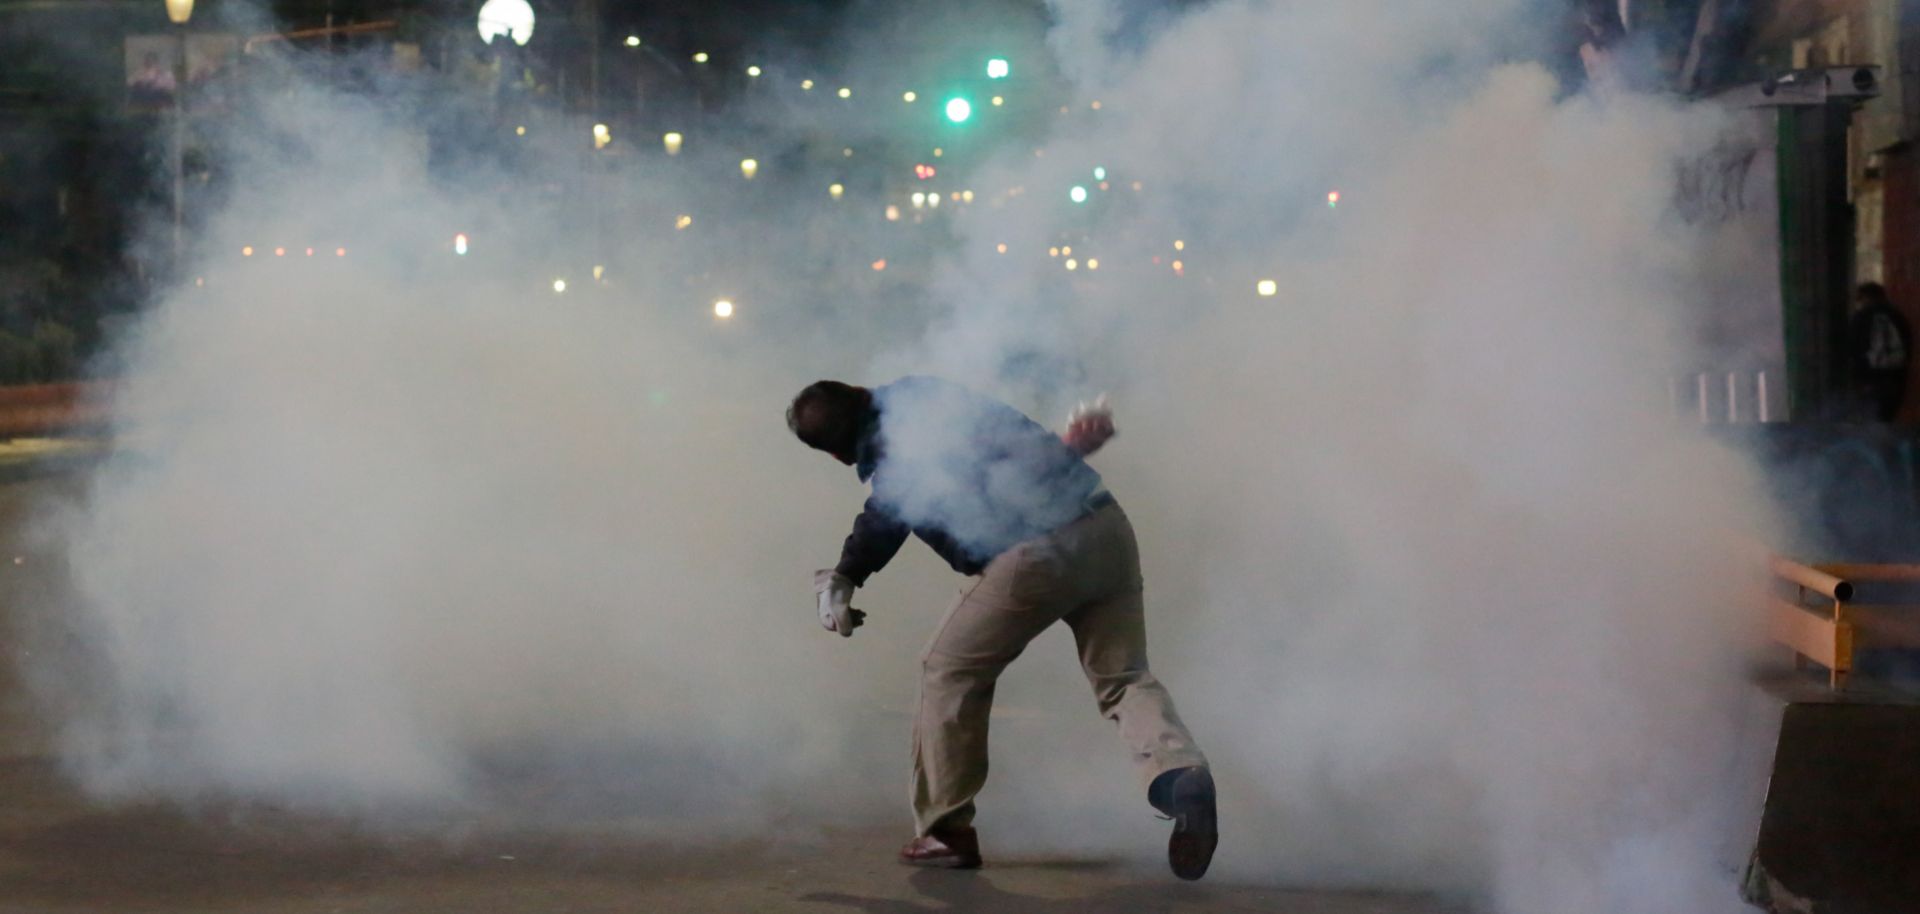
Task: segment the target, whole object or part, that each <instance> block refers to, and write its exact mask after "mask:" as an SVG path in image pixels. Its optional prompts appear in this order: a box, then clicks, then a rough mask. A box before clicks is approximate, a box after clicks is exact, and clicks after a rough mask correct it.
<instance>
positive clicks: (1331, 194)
mask: <svg viewBox="0 0 1920 914" xmlns="http://www.w3.org/2000/svg"><path fill="white" fill-rule="evenodd" d="M1339 205H1340V192H1339V191H1337V190H1330V191H1327V209H1333V208H1334V207H1336V206H1339Z"/></svg>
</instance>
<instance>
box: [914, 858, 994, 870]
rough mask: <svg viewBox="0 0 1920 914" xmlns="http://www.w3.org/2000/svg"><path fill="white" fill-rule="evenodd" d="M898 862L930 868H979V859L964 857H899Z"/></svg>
mask: <svg viewBox="0 0 1920 914" xmlns="http://www.w3.org/2000/svg"><path fill="white" fill-rule="evenodd" d="M900 862H901V863H903V864H905V865H907V866H917V867H921V868H923V869H930V870H977V869H979V868H980V861H979V860H978V859H971V860H970V859H967V858H965V857H930V858H928V859H925V860H910V859H908V858H906V857H901V858H900Z"/></svg>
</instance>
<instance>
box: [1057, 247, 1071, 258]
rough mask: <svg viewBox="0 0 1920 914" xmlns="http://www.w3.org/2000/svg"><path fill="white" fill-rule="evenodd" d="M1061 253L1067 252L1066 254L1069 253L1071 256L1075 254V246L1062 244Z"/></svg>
mask: <svg viewBox="0 0 1920 914" xmlns="http://www.w3.org/2000/svg"><path fill="white" fill-rule="evenodd" d="M1060 253H1062V254H1065V255H1067V256H1069V257H1071V256H1073V248H1071V247H1068V246H1066V245H1061V246H1060Z"/></svg>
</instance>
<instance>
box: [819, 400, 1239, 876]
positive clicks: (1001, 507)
mask: <svg viewBox="0 0 1920 914" xmlns="http://www.w3.org/2000/svg"><path fill="white" fill-rule="evenodd" d="M787 426H788V427H789V428H790V429H792V430H793V433H794V434H795V435H797V436H799V438H800V440H801V441H803V442H805V443H806V444H807V445H808V446H810V447H812V448H814V449H816V450H820V451H825V452H826V453H828V454H831V455H833V456H834V457H835V458H836V459H838V460H839V461H840V462H841V463H844V464H847V465H849V466H852V467H855V468H856V469H857V471H858V472H859V474H860V479H861V480H862V481H865V482H868V483H871V484H872V487H873V491H872V495H871V497H869V498H868V499H867V502H866V506H865V508H864V509H863V510H862V511H861V512H860V516H859V517H858V518H856V519H855V520H854V523H853V532H852V534H850V535H849V536H848V537H847V540H846V544H845V546H844V547H843V548H842V550H841V553H840V563H839V565H837V566H836V567H835V568H833V569H831V570H827V571H821V572H819V573H818V574H816V575H815V581H814V585H815V590H816V591H817V596H818V598H819V609H820V622H821V624H822V625H823V626H825V627H826V629H827V630H828V631H832V632H837V633H838V634H840V635H841V636H843V637H851V636H852V635H853V630H854V628H855V627H857V626H858V625H859V624H860V623H861V620H862V619H863V618H864V614H863V613H861V612H860V611H859V610H856V609H854V608H853V607H852V605H851V603H852V598H853V590H854V588H856V587H859V586H861V585H863V584H865V583H866V580H867V578H868V576H870V575H872V574H873V573H874V572H876V571H879V570H880V569H881V568H882V567H884V566H885V565H886V564H887V562H888V561H890V560H892V558H893V556H894V554H895V553H897V552H898V551H899V550H900V546H901V544H903V543H904V542H906V539H907V535H908V534H909V533H911V534H913V535H916V536H918V537H920V539H922V540H924V541H925V542H926V543H927V545H928V546H931V547H932V548H933V550H934V551H935V552H937V553H939V555H940V556H941V557H942V558H944V559H946V560H947V562H948V563H949V564H951V565H952V566H953V568H954V570H956V571H959V572H960V573H962V574H966V575H972V576H974V580H973V582H972V583H971V584H970V585H969V586H968V587H967V588H966V589H965V590H964V591H963V592H962V594H961V596H960V598H959V600H957V601H956V602H955V603H954V605H953V607H952V608H951V609H949V610H947V615H946V618H944V619H943V620H941V622H940V626H939V628H938V629H936V630H935V632H934V635H933V639H932V641H931V642H930V643H929V644H928V645H927V648H926V651H925V652H924V653H923V654H922V658H921V659H922V670H923V672H922V676H921V680H920V700H919V706H918V709H917V710H916V712H915V715H914V726H913V790H912V801H913V812H914V819H915V824H916V827H917V829H918V834H917V835H916V837H915V838H914V840H913V841H911V842H909V843H908V844H907V845H906V846H905V847H904V848H902V849H901V851H900V858H901V860H902V861H903V862H906V863H910V864H914V865H918V866H939V867H952V868H967V869H970V868H973V867H978V866H979V865H980V843H979V838H978V836H977V834H976V833H975V832H974V829H973V816H974V803H973V799H974V796H975V795H976V794H978V793H979V792H980V788H981V787H982V786H983V785H984V784H985V783H986V778H987V716H988V711H989V710H990V709H991V707H992V705H993V689H994V683H995V682H996V681H997V680H998V679H999V676H1000V672H1001V671H1002V670H1004V669H1006V667H1007V664H1009V663H1011V662H1012V661H1013V659H1014V658H1015V657H1018V656H1020V652H1021V651H1022V650H1024V649H1025V648H1026V646H1027V643H1028V642H1030V641H1032V640H1033V639H1034V638H1035V637H1037V636H1038V635H1039V634H1040V633H1041V632H1042V631H1044V630H1045V629H1046V628H1047V627H1049V626H1051V625H1052V624H1053V623H1055V622H1058V621H1064V622H1066V624H1067V625H1068V627H1070V628H1071V629H1073V637H1074V642H1075V644H1076V645H1078V647H1079V652H1080V664H1081V666H1082V667H1083V668H1084V669H1085V670H1086V674H1087V679H1088V681H1089V682H1090V683H1092V685H1093V691H1094V697H1095V698H1096V700H1097V701H1098V703H1099V706H1100V713H1101V714H1103V715H1105V716H1106V717H1107V719H1109V720H1111V721H1113V722H1114V723H1115V724H1116V725H1117V726H1118V728H1119V732H1120V737H1121V739H1122V740H1124V741H1125V742H1126V744H1127V749H1128V750H1129V751H1130V752H1131V753H1132V755H1133V758H1134V761H1135V764H1136V766H1137V768H1138V770H1139V773H1140V776H1141V781H1142V783H1143V784H1144V785H1146V788H1147V799H1148V802H1150V803H1151V804H1152V805H1153V806H1154V807H1155V808H1157V809H1159V810H1160V811H1161V812H1163V813H1165V814H1166V815H1168V816H1170V817H1172V818H1173V821H1174V828H1173V837H1172V839H1171V840H1170V842H1169V843H1168V862H1169V863H1170V864H1171V865H1172V867H1173V871H1174V873H1175V874H1176V875H1178V876H1180V878H1182V879H1198V878H1200V877H1201V876H1202V875H1204V874H1205V873H1206V871H1207V865H1208V864H1209V863H1210V862H1211V861H1212V859H1213V850H1214V846H1215V844H1216V843H1217V842H1218V832H1217V824H1216V815H1215V809H1214V787H1213V776H1212V775H1211V774H1210V773H1209V772H1208V770H1207V761H1206V757H1205V756H1203V755H1201V753H1200V750H1199V749H1198V748H1197V747H1195V746H1194V744H1193V737H1192V736H1190V735H1189V734H1188V733H1187V728H1186V726H1185V725H1184V724H1182V723H1181V722H1180V717H1179V715H1178V714H1176V713H1175V712H1174V708H1173V701H1172V699H1170V698H1169V697H1168V696H1167V691H1166V689H1165V688H1164V687H1162V686H1161V685H1160V682H1159V680H1157V679H1155V678H1154V676H1153V674H1152V673H1151V672H1149V671H1148V669H1147V641H1146V622H1145V615H1144V611H1143V607H1142V603H1141V597H1140V555H1139V550H1138V548H1137V547H1136V545H1135V543H1134V536H1133V527H1132V525H1131V524H1130V523H1128V521H1127V516H1126V514H1125V513H1123V512H1122V511H1121V510H1120V506H1119V504H1118V503H1116V502H1115V501H1114V498H1113V496H1112V495H1110V494H1108V493H1107V491H1106V490H1105V488H1104V487H1103V486H1102V485H1101V482H1100V474H1098V473H1096V472H1094V470H1093V468H1092V467H1089V466H1087V464H1086V461H1085V460H1083V459H1082V458H1083V457H1085V456H1087V455H1089V454H1091V453H1093V452H1094V451H1095V450H1097V449H1099V448H1100V446H1101V445H1103V444H1105V443H1106V441H1107V439H1109V438H1111V437H1112V436H1113V421H1112V419H1111V418H1110V417H1109V416H1108V414H1107V412H1106V410H1105V409H1104V407H1100V408H1096V409H1094V410H1092V411H1085V410H1081V411H1076V412H1075V415H1074V416H1073V417H1072V418H1071V419H1070V420H1069V422H1068V428H1067V431H1066V432H1065V433H1064V435H1061V436H1055V435H1054V434H1053V433H1052V432H1049V431H1047V430H1046V429H1045V428H1043V427H1041V426H1040V425H1039V424H1038V423H1036V422H1034V421H1033V420H1031V419H1029V418H1027V417H1026V416H1025V415H1023V414H1022V413H1021V412H1020V411H1018V410H1016V409H1014V408H1013V407H1011V406H1008V405H1006V404H1004V403H1001V402H999V401H997V400H993V399H991V398H988V397H985V396H982V395H980V394H976V393H974V392H972V391H970V390H968V389H966V388H964V387H961V386H959V385H957V384H953V383H950V382H947V381H942V380H939V379H936V378H926V377H908V378H902V379H900V380H899V381H896V382H894V383H892V384H888V385H885V386H882V387H878V388H875V389H872V390H869V389H867V388H864V387H855V386H852V385H849V384H842V383H840V382H838V381H821V382H818V383H816V384H813V385H811V386H809V387H808V388H807V389H805V390H803V391H801V392H800V395H799V396H798V397H795V398H794V401H793V405H792V407H790V408H789V409H788V410H787Z"/></svg>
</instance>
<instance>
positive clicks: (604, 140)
mask: <svg viewBox="0 0 1920 914" xmlns="http://www.w3.org/2000/svg"><path fill="white" fill-rule="evenodd" d="M611 142H613V131H611V130H608V129H607V125H605V124H595V125H593V148H595V149H605V148H607V144H608V143H611Z"/></svg>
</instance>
